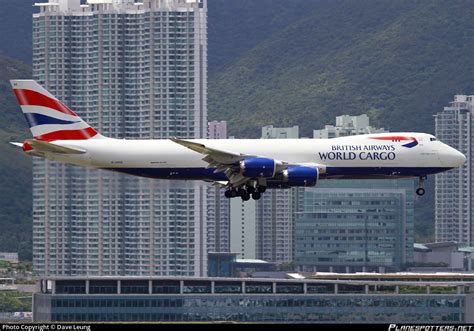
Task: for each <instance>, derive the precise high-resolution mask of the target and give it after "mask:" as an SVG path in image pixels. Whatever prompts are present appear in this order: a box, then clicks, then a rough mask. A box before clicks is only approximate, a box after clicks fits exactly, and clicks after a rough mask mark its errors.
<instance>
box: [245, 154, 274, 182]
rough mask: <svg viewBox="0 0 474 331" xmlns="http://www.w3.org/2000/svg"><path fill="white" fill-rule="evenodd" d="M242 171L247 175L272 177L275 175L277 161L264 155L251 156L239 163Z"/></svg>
mask: <svg viewBox="0 0 474 331" xmlns="http://www.w3.org/2000/svg"><path fill="white" fill-rule="evenodd" d="M239 167H240V172H241V173H242V174H243V175H244V176H245V177H252V178H259V177H263V178H271V177H273V176H275V172H276V162H275V160H273V159H267V158H264V157H249V158H246V159H244V160H242V161H240V163H239Z"/></svg>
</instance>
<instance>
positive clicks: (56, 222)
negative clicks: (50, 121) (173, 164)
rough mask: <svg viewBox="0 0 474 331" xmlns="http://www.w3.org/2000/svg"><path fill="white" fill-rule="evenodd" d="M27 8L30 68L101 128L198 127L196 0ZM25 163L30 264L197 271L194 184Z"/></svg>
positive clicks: (125, 133) (202, 12) (59, 270)
mask: <svg viewBox="0 0 474 331" xmlns="http://www.w3.org/2000/svg"><path fill="white" fill-rule="evenodd" d="M36 6H38V7H39V13H36V14H34V15H33V76H34V78H35V79H36V80H38V81H39V83H41V84H43V85H44V86H45V87H46V88H47V89H48V90H49V91H51V93H52V94H54V95H55V96H56V97H58V98H59V99H61V100H63V101H64V102H65V103H66V104H67V105H68V106H69V107H70V108H71V109H73V110H74V111H75V112H77V113H78V115H80V116H81V117H82V118H84V120H86V121H87V122H89V123H90V124H91V125H92V126H94V127H95V128H97V129H98V131H100V132H101V133H102V134H103V135H106V136H110V137H113V138H128V139H150V138H167V137H171V136H177V137H182V138H204V137H206V135H207V110H206V109H207V8H206V3H205V1H204V0H143V1H141V2H134V1H130V0H87V1H86V2H85V3H84V1H82V4H81V1H80V0H50V2H48V3H39V4H36ZM157 161H159V160H157ZM33 172H34V173H33V178H34V179H33V254H34V267H35V270H36V272H37V273H39V274H43V275H44V274H48V275H190V276H201V275H205V274H206V273H207V267H206V251H207V250H206V240H205V233H206V223H205V210H204V208H203V206H205V199H206V188H205V187H204V186H193V185H182V186H177V185H176V183H173V184H171V183H168V182H166V181H152V180H147V179H143V178H134V177H131V176H123V175H117V174H114V173H110V172H105V171H96V170H91V169H82V168H78V167H75V166H69V165H62V164H58V163H55V162H50V161H45V160H36V159H35V160H34V170H33Z"/></svg>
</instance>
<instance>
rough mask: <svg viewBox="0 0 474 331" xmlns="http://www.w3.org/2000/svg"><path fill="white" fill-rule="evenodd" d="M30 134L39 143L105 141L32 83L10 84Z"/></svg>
mask: <svg viewBox="0 0 474 331" xmlns="http://www.w3.org/2000/svg"><path fill="white" fill-rule="evenodd" d="M10 83H11V85H12V88H13V92H14V93H15V96H16V98H17V99H18V102H19V104H20V106H21V110H22V111H23V115H25V118H26V121H27V122H28V126H29V127H30V131H31V134H32V135H33V137H34V139H36V140H40V141H46V142H49V141H55V140H86V139H91V138H94V139H96V138H104V136H102V135H101V134H99V133H98V132H97V131H96V130H94V129H93V128H92V127H91V126H90V125H89V124H87V123H86V122H85V121H83V120H82V119H81V118H80V117H79V116H77V115H76V113H74V112H73V111H72V110H71V109H69V108H68V107H67V106H66V105H65V104H64V103H62V102H61V101H59V100H58V99H56V98H55V97H54V96H53V95H52V94H51V93H49V92H48V91H47V90H46V89H45V88H43V87H42V86H41V85H40V84H38V83H37V82H36V81H34V80H11V81H10Z"/></svg>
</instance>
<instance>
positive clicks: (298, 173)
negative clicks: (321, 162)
mask: <svg viewBox="0 0 474 331" xmlns="http://www.w3.org/2000/svg"><path fill="white" fill-rule="evenodd" d="M282 175H283V182H284V183H286V184H287V185H288V186H290V187H291V186H303V187H307V186H315V185H316V183H317V182H318V178H319V170H318V169H317V168H311V167H289V168H287V169H285V170H283V171H282Z"/></svg>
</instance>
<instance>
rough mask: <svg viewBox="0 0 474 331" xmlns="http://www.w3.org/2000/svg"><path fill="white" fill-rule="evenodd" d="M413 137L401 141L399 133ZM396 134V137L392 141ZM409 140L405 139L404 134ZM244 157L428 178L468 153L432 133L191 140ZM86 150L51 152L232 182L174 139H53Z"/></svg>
mask: <svg viewBox="0 0 474 331" xmlns="http://www.w3.org/2000/svg"><path fill="white" fill-rule="evenodd" d="M399 136H400V137H410V138H412V140H409V141H407V140H397V139H396V138H397V137H399ZM392 138H395V139H392ZM405 139H406V138H405ZM188 141H191V142H196V143H201V144H205V145H206V146H211V147H212V148H215V149H219V150H224V151H232V152H234V153H240V154H242V155H256V156H259V157H268V158H271V159H275V160H284V161H285V162H287V163H291V164H293V163H294V164H299V165H305V164H306V165H308V166H317V167H318V168H319V170H320V172H319V173H320V175H319V177H320V178H321V179H324V178H351V179H353V178H390V177H392V178H401V177H402V178H403V177H424V176H427V175H431V174H435V173H439V172H442V171H446V170H449V169H452V168H455V167H458V166H460V165H461V164H463V163H464V161H465V157H464V155H463V154H461V153H459V152H458V151H456V150H455V149H453V148H451V147H449V146H448V145H446V144H443V143H442V142H440V141H437V140H436V138H435V137H434V136H432V135H429V134H422V133H388V134H371V135H360V136H350V137H340V138H333V139H222V140H188ZM54 144H56V145H60V146H65V147H71V148H77V149H81V150H84V151H85V153H84V154H64V155H62V154H56V153H52V154H49V155H48V156H46V157H47V158H49V159H54V160H57V161H62V162H67V163H73V164H78V165H81V166H87V167H93V168H99V169H107V170H113V171H117V172H122V173H127V174H131V175H137V176H143V177H150V178H158V179H174V180H207V181H224V180H227V177H226V175H225V174H224V173H223V172H215V168H212V167H211V168H209V167H208V163H206V162H205V161H203V160H202V158H203V155H201V154H199V153H197V152H195V151H192V150H190V149H188V148H185V147H183V146H179V145H177V144H176V143H174V142H173V141H171V140H167V139H164V140H125V139H110V138H107V139H89V140H64V141H54Z"/></svg>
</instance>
